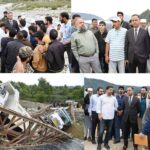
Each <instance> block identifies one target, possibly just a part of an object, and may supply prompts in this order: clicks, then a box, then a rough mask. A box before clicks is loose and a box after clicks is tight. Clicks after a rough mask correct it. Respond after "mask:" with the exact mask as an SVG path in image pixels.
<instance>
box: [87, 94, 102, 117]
mask: <svg viewBox="0 0 150 150" xmlns="http://www.w3.org/2000/svg"><path fill="white" fill-rule="evenodd" d="M98 100H99V95H98V94H94V95H92V96H91V97H90V106H89V110H88V111H89V113H90V114H91V113H92V111H96V107H97V102H98Z"/></svg>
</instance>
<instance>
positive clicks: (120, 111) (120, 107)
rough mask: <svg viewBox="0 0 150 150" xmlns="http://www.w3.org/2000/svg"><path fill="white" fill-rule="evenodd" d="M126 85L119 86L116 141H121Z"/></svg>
mask: <svg viewBox="0 0 150 150" xmlns="http://www.w3.org/2000/svg"><path fill="white" fill-rule="evenodd" d="M124 98H125V96H124V87H123V86H119V87H118V95H117V96H116V99H117V102H118V111H117V112H116V113H115V120H114V121H115V123H114V126H115V139H114V140H115V141H114V143H115V144H116V143H119V142H120V129H122V125H123V124H122V116H123V100H124Z"/></svg>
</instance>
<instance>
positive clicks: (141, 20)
mask: <svg viewBox="0 0 150 150" xmlns="http://www.w3.org/2000/svg"><path fill="white" fill-rule="evenodd" d="M140 26H141V28H143V29H145V30H147V20H146V19H140Z"/></svg>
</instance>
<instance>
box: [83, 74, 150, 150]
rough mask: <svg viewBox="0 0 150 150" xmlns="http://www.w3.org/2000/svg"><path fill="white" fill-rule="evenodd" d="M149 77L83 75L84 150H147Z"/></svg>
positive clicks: (149, 100)
mask: <svg viewBox="0 0 150 150" xmlns="http://www.w3.org/2000/svg"><path fill="white" fill-rule="evenodd" d="M144 79H148V75H146V74H142V75H141V74H140V75H134V74H130V75H116V74H108V75H104V74H103V75H99V74H85V75H84V140H85V142H84V150H88V149H92V150H105V149H111V150H121V149H123V150H125V149H129V150H133V149H148V148H149V147H150V137H149V131H148V130H149V123H150V117H149V116H150V82H149V81H148V80H144Z"/></svg>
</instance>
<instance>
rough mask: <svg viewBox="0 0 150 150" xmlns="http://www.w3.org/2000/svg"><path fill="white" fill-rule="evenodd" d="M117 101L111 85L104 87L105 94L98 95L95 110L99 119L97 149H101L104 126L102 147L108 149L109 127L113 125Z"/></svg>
mask: <svg viewBox="0 0 150 150" xmlns="http://www.w3.org/2000/svg"><path fill="white" fill-rule="evenodd" d="M117 108H118V102H117V99H116V97H114V96H113V87H112V86H107V87H106V94H104V95H102V96H100V97H99V101H98V103H97V108H96V112H97V113H98V118H99V120H100V130H99V136H98V147H97V150H101V144H102V138H103V133H104V130H105V128H107V130H106V136H105V140H104V147H105V148H106V149H110V147H109V145H108V142H109V139H110V135H111V129H112V125H113V119H114V114H115V111H117Z"/></svg>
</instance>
